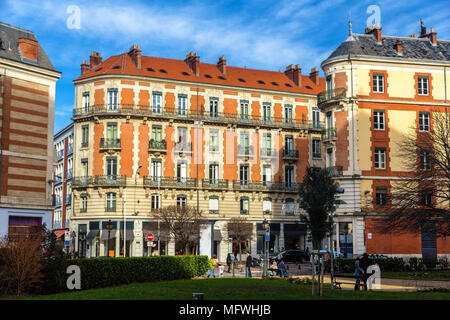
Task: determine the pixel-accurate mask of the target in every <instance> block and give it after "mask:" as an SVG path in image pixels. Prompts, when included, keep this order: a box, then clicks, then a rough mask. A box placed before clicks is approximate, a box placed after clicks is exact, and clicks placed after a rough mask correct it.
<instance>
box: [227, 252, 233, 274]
mask: <svg viewBox="0 0 450 320" xmlns="http://www.w3.org/2000/svg"><path fill="white" fill-rule="evenodd" d="M231 263H232V260H231V254H228V255H227V266H228V271H227V272H228V273H230V272H231V271H230V270H231Z"/></svg>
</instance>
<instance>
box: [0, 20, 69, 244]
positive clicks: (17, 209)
mask: <svg viewBox="0 0 450 320" xmlns="http://www.w3.org/2000/svg"><path fill="white" fill-rule="evenodd" d="M60 76H61V73H60V72H58V71H56V70H55V68H54V66H53V65H52V63H51V62H50V60H49V58H48V57H47V55H46V54H45V52H44V50H43V48H42V47H41V45H40V44H39V42H38V40H37V39H36V37H35V35H34V34H33V32H31V31H28V30H25V29H22V28H18V27H15V26H12V25H9V24H6V23H2V22H0V108H1V110H0V112H1V113H0V117H1V120H0V124H1V129H0V130H1V131H0V134H1V147H0V150H1V153H0V186H1V189H0V236H4V235H10V236H12V235H17V234H21V233H23V232H30V230H31V229H33V227H38V226H40V225H41V224H44V223H45V224H46V225H47V227H48V228H51V224H52V209H53V203H52V185H51V181H52V172H53V165H54V152H53V117H54V109H55V86H56V81H58V79H59V77H60Z"/></svg>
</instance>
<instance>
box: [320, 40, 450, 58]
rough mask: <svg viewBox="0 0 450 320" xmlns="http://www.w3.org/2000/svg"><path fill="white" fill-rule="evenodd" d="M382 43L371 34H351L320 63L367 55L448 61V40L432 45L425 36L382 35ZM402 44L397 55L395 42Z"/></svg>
mask: <svg viewBox="0 0 450 320" xmlns="http://www.w3.org/2000/svg"><path fill="white" fill-rule="evenodd" d="M381 40H382V43H381V44H378V42H377V40H376V38H375V36H374V35H372V34H353V35H351V36H349V37H348V38H347V40H346V41H344V42H343V43H342V44H341V45H340V46H339V47H338V48H337V49H336V50H334V52H333V53H332V54H331V55H330V56H329V57H328V58H327V59H326V60H325V61H324V62H322V63H325V62H327V61H330V60H333V59H336V58H339V57H348V56H349V54H350V56H353V57H355V56H359V57H361V56H367V57H380V58H397V59H411V60H433V61H450V41H445V40H438V41H437V45H436V46H433V45H432V43H431V41H430V40H429V39H428V38H427V37H426V38H402V37H390V36H383V37H382V39H381ZM397 41H400V42H401V44H402V51H403V54H402V55H398V54H397V51H396V50H395V44H396V43H397Z"/></svg>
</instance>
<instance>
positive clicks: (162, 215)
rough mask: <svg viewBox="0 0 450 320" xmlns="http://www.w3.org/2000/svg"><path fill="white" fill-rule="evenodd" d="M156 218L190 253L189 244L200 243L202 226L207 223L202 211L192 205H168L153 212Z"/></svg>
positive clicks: (187, 252) (186, 252)
mask: <svg viewBox="0 0 450 320" xmlns="http://www.w3.org/2000/svg"><path fill="white" fill-rule="evenodd" d="M153 215H154V216H155V218H158V219H159V220H160V221H161V224H162V225H164V226H165V228H167V232H168V233H169V235H171V236H172V237H174V238H175V240H176V241H178V242H179V243H180V244H181V246H182V248H184V250H185V254H189V245H190V244H198V243H199V240H200V227H201V226H202V225H203V224H205V220H204V219H203V216H202V215H203V213H202V211H198V210H197V208H195V207H192V206H188V205H185V206H176V205H173V206H167V207H164V208H161V209H159V210H157V211H155V212H154V213H153Z"/></svg>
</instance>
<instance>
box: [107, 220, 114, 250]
mask: <svg viewBox="0 0 450 320" xmlns="http://www.w3.org/2000/svg"><path fill="white" fill-rule="evenodd" d="M112 228H113V223H112V221H111V220H109V221H108V222H106V229H107V230H108V246H107V248H108V251H107V254H108V257H109V239H110V236H111V230H112Z"/></svg>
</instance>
